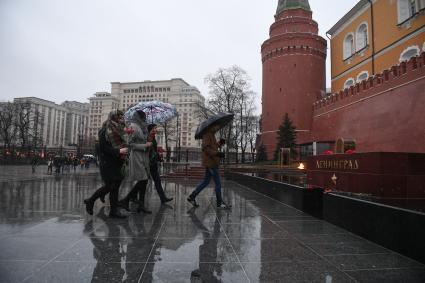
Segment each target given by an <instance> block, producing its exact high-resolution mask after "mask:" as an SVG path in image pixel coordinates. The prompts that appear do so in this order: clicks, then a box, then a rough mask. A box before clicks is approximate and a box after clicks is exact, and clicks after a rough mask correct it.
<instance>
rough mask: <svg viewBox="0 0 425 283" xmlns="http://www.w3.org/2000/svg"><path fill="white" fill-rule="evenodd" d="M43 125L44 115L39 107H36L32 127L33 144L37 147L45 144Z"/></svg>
mask: <svg viewBox="0 0 425 283" xmlns="http://www.w3.org/2000/svg"><path fill="white" fill-rule="evenodd" d="M43 125H44V117H43V115H42V114H41V113H40V111H39V110H38V109H35V110H34V114H33V117H32V128H31V134H32V144H33V146H34V148H37V146H38V145H42V144H43V135H42V129H43Z"/></svg>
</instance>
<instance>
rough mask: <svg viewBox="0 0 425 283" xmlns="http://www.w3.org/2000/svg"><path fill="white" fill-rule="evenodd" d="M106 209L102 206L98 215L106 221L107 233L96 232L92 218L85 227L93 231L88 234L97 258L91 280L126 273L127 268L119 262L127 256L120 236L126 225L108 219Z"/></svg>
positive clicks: (117, 276) (118, 276)
mask: <svg viewBox="0 0 425 283" xmlns="http://www.w3.org/2000/svg"><path fill="white" fill-rule="evenodd" d="M104 209H105V208H104V207H102V208H101V209H100V211H99V213H98V214H97V215H96V216H97V217H98V218H100V219H102V220H103V221H104V222H105V225H106V227H105V228H106V229H105V230H106V231H107V234H106V235H101V236H99V235H97V234H96V232H95V230H93V229H92V228H93V227H92V225H93V221H92V220H90V221H89V222H87V223H86V226H85V228H84V230H85V231H91V232H90V233H88V236H89V239H90V240H91V242H92V244H93V258H94V259H95V260H96V266H95V268H94V270H93V276H92V280H91V282H105V280H107V278H108V275H112V276H113V278H117V279H121V278H123V277H124V274H125V270H124V269H123V268H122V267H121V265H120V264H117V263H120V262H121V261H122V259H124V258H125V253H124V251H123V250H122V249H121V243H120V238H119V235H120V230H121V229H120V228H123V229H125V227H121V226H122V225H120V224H122V223H117V222H114V221H111V220H110V219H108V217H107V215H106V214H105V211H104Z"/></svg>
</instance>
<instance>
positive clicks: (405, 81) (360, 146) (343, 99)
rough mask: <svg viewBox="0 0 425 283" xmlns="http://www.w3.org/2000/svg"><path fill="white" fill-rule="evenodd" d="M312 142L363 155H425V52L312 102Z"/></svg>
mask: <svg viewBox="0 0 425 283" xmlns="http://www.w3.org/2000/svg"><path fill="white" fill-rule="evenodd" d="M313 108H314V110H313V123H312V125H313V126H312V132H311V140H335V138H337V137H344V138H354V139H355V141H356V149H357V151H361V152H376V151H385V152H418V153H421V152H422V153H423V152H425V130H424V124H425V53H424V52H422V53H421V55H420V56H419V57H412V58H411V59H410V60H409V61H408V62H402V63H401V64H400V65H397V66H393V67H392V68H391V69H390V70H385V71H384V72H382V73H381V74H377V75H375V76H373V77H369V79H367V80H364V81H362V82H360V83H357V84H356V85H354V86H351V87H350V88H349V89H345V90H342V91H340V92H339V93H334V94H332V95H330V96H329V97H327V98H324V99H321V100H319V101H316V102H315V103H314V104H313Z"/></svg>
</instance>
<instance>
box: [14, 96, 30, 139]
mask: <svg viewBox="0 0 425 283" xmlns="http://www.w3.org/2000/svg"><path fill="white" fill-rule="evenodd" d="M14 105H15V109H16V112H15V114H16V120H15V127H16V131H17V137H18V139H19V141H20V144H21V147H25V146H27V145H28V144H29V139H30V129H31V105H30V103H28V102H14Z"/></svg>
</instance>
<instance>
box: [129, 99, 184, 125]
mask: <svg viewBox="0 0 425 283" xmlns="http://www.w3.org/2000/svg"><path fill="white" fill-rule="evenodd" d="M140 110H141V111H143V112H145V114H146V122H148V123H150V124H153V123H154V124H160V123H164V122H167V121H169V120H171V119H172V118H174V117H176V116H177V109H176V107H175V106H173V105H171V104H170V103H165V102H161V101H157V100H154V101H146V102H139V103H137V104H136V105H134V106H133V107H131V108H130V109H128V110H127V111H126V112H125V113H124V116H125V119H126V120H131V119H132V118H133V116H134V115H135V113H136V112H137V111H140Z"/></svg>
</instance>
